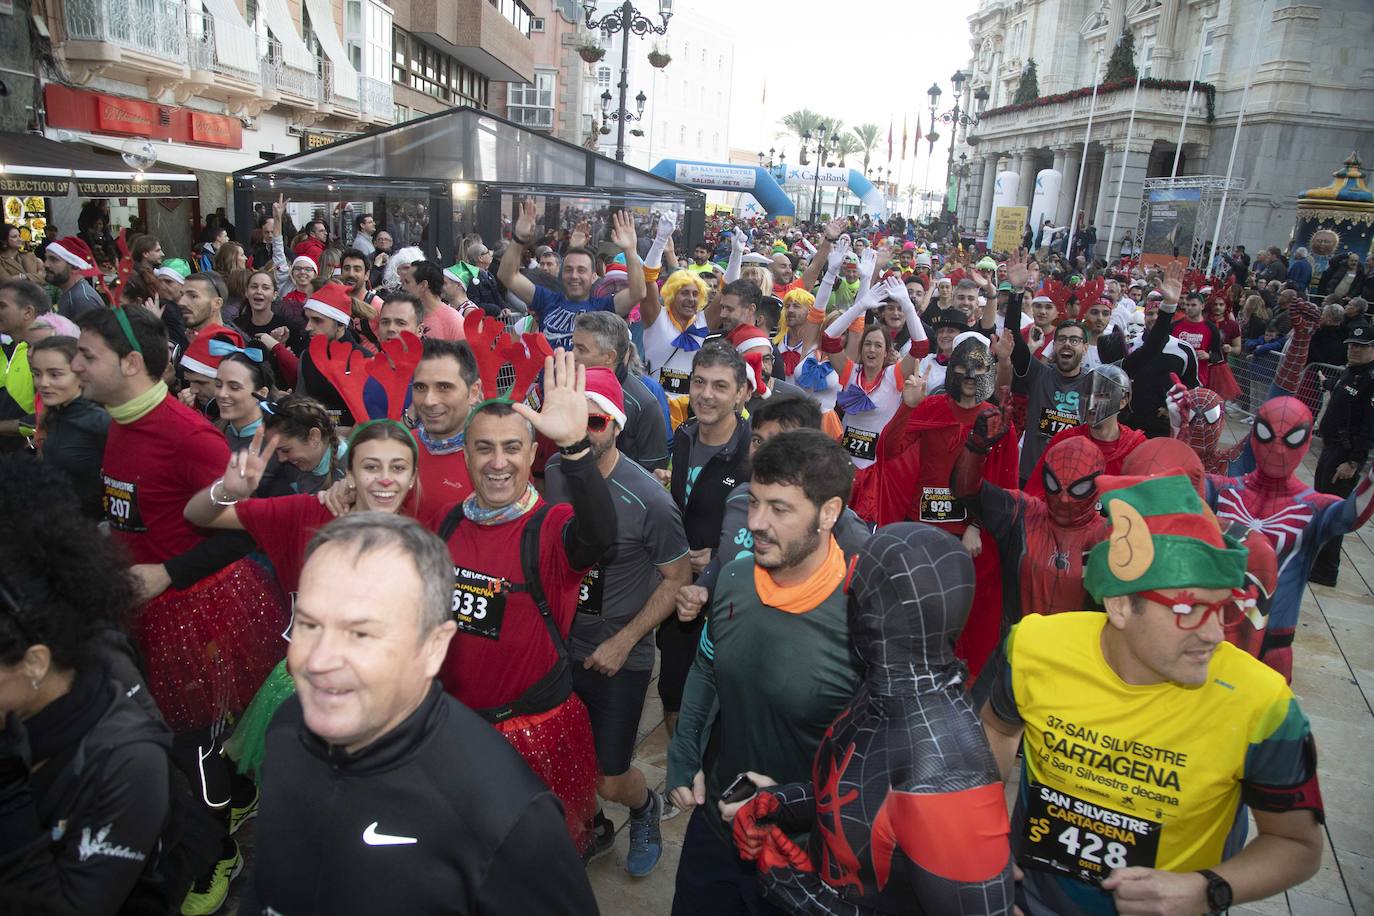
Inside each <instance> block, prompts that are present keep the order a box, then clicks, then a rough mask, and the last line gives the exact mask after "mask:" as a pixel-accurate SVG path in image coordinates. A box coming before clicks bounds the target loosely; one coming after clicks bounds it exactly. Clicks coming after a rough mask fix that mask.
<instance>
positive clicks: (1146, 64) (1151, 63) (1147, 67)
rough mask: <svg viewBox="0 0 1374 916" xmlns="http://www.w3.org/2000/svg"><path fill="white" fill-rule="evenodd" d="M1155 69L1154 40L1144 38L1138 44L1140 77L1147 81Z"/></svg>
mask: <svg viewBox="0 0 1374 916" xmlns="http://www.w3.org/2000/svg"><path fill="white" fill-rule="evenodd" d="M1154 69H1155V40H1154V39H1153V38H1146V39H1145V40H1143V41H1142V42H1141V43H1140V75H1141V76H1142V77H1144V78H1145V79H1149V78H1150V77H1151V76H1153V75H1154Z"/></svg>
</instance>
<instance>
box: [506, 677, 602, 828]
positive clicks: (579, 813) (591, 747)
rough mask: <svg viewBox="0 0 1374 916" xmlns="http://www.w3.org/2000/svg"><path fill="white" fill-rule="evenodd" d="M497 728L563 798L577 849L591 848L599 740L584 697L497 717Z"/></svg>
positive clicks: (570, 698)
mask: <svg viewBox="0 0 1374 916" xmlns="http://www.w3.org/2000/svg"><path fill="white" fill-rule="evenodd" d="M496 730H497V731H499V732H500V733H501V734H502V735H504V736H505V738H506V740H507V741H509V742H510V746H511V747H513V748H515V749H516V750H517V751H519V752H520V756H521V757H524V758H525V762H526V763H528V764H529V765H530V769H531V770H534V775H536V776H538V777H539V778H540V779H541V780H543V782H544V785H546V786H548V787H549V788H550V789H551V790H553V794H554V795H557V796H558V800H559V801H560V802H562V803H563V820H564V823H565V824H566V826H567V828H568V835H569V836H571V837H572V841H573V845H574V846H576V847H577V852H578V854H579V855H581V854H582V853H584V852H586V851H587V850H588V849H590V848H591V844H592V818H593V817H595V816H596V777H597V764H596V745H595V744H594V743H593V742H592V721H591V719H590V718H589V717H588V715H587V707H586V706H584V705H583V704H582V700H581V699H579V698H578V696H577V694H573V695H572V696H570V697H568V698H567V699H566V700H564V701H563V702H562V703H560V704H558V705H557V706H555V707H554V708H553V709H551V710H549V711H548V712H542V713H539V714H538V715H533V716H516V717H515V718H513V719H507V720H506V721H504V722H497V723H496Z"/></svg>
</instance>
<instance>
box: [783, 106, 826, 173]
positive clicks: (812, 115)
mask: <svg viewBox="0 0 1374 916" xmlns="http://www.w3.org/2000/svg"><path fill="white" fill-rule="evenodd" d="M822 120H824V119H823V118H822V117H821V115H820V114H819V113H817V112H814V111H812V110H811V109H810V108H799V109H797V110H796V111H792V112H789V113H787V114H785V115H783V118H782V121H781V122H779V123H781V124H782V126H783V129H782V130H780V131H778V134H777V136H779V137H795V138H796V140H797V145H798V146H799V147H800V148H801V149H802V151H803V152H802V155H801V156H799V157H798V162H800V163H802V164H803V165H805V164H806V153H805V150H806V141H805V140H803V139H802V135H803V134H805V135H807V136H810V135H813V134H815V132H816V128H817V127H819V126H820V125H821V121H822Z"/></svg>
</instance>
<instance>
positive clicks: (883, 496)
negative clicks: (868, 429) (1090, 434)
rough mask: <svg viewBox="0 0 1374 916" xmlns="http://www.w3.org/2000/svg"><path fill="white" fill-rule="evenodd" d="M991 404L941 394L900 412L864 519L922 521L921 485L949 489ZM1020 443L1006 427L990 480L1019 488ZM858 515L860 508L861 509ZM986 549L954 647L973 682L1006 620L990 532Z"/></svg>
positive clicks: (957, 527)
mask: <svg viewBox="0 0 1374 916" xmlns="http://www.w3.org/2000/svg"><path fill="white" fill-rule="evenodd" d="M990 406H992V405H990V404H988V403H986V402H984V403H981V404H978V405H977V406H976V407H969V408H962V407H958V406H956V405H955V404H954V402H953V401H951V400H950V399H949V398H948V397H947V396H946V395H943V394H937V395H931V396H930V397H928V398H926V399H925V400H924V401H922V402H921V403H920V404H919V405H918V406H917V407H916V408H914V409H911V408H908V407H906V406H905V405H903V406H901V407H899V408H897V412H896V413H895V414H894V415H893V417H892V419H891V420H890V421H889V422H888V424H887V427H886V428H885V429H884V430H883V433H882V436H880V437H879V439H878V459H877V462H876V463H875V464H874V465H873V466H872V467H870V468H868V469H867V473H866V474H865V475H864V477H865V478H867V479H866V480H865V481H864V489H866V491H867V495H869V496H870V497H871V500H870V501H871V510H872V513H873V514H872V515H864V514H863V512H860V513H859V514H860V515H864V517H865V518H870V519H873V520H875V521H876V522H877V523H878V524H879V525H888V524H892V523H894V522H901V521H907V520H908V519H911V520H919V518H920V493H921V489H922V487H926V486H937V487H948V486H950V483H951V481H950V477H951V475H952V472H953V470H954V461H955V459H956V458H957V457H958V455H959V449H961V448H963V447H964V443H965V442H966V441H967V439H968V434H969V431H970V430H971V429H972V428H973V422H974V420H975V419H976V418H977V417H978V414H979V413H980V412H982V410H983V409H984V408H986V407H990ZM1016 441H1017V434H1016V430H1015V429H1009V430H1007V435H1005V436H1003V437H1002V438H1001V439H999V440H998V442H997V444H996V445H995V446H993V448H992V451H991V452H990V453H989V454H988V460H987V464H986V466H985V467H984V476H985V478H986V479H987V480H990V481H992V482H993V483H995V484H997V485H998V486H1001V487H1005V488H1007V489H1012V488H1014V487H1015V486H1016V483H1017V476H1016V475H1017V469H1018V467H1019V464H1020V459H1021V456H1020V452H1019V449H1018V448H1017V446H1016ZM855 490H856V500H857V499H858V498H859V497H860V495H861V494H859V493H858V491H859V490H860V482H859V481H858V480H856V481H855ZM855 511H856V512H858V511H859V509H858V508H857V507H856V509H855ZM940 527H942V528H944V529H945V530H947V531H949V532H950V533H951V534H954V535H956V536H958V535H960V534H962V533H963V532H964V530H965V528H966V527H967V525H966V524H965V523H957V524H944V525H941V526H940ZM982 545H983V549H982V552H981V553H980V554H979V555H978V556H977V557H976V558H975V559H974V561H973V571H974V592H973V607H972V608H970V609H969V616H968V622H967V623H965V624H964V630H963V632H962V633H961V634H960V636H959V640H958V642H957V643H956V644H955V649H954V651H955V654H957V655H958V656H959V657H960V658H962V659H964V661H965V662H966V663H967V664H968V666H969V672H970V674H971V675H972V676H973V677H975V678H976V677H977V676H978V673H979V672H980V671H981V670H982V667H983V664H984V662H986V661H987V659H988V656H989V655H991V654H992V651H993V650H994V649H995V648H996V647H997V640H998V637H999V636H1000V633H1001V620H1002V577H1001V561H1000V558H999V557H998V553H997V544H996V542H994V541H993V539H992V537H991V536H989V535H988V533H987V531H986V530H985V531H983V535H982Z"/></svg>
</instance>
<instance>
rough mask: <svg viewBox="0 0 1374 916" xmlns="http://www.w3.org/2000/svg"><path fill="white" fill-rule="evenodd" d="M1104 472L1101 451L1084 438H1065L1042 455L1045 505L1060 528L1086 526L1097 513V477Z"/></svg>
mask: <svg viewBox="0 0 1374 916" xmlns="http://www.w3.org/2000/svg"><path fill="white" fill-rule="evenodd" d="M1104 470H1106V465H1105V464H1104V463H1103V461H1102V451H1101V450H1100V449H1099V448H1098V447H1097V446H1096V445H1093V444H1092V443H1091V442H1089V441H1088V440H1087V439H1085V438H1082V437H1078V438H1073V439H1065V440H1064V441H1063V442H1059V443H1057V444H1055V445H1054V446H1051V448H1050V450H1049V451H1047V452H1045V467H1044V474H1045V502H1046V503H1047V504H1048V505H1049V509H1050V518H1051V519H1053V520H1054V523H1055V524H1056V525H1059V526H1060V527H1062V528H1074V527H1078V526H1080V525H1086V524H1087V523H1088V522H1089V521H1091V520H1092V517H1093V513H1095V512H1096V511H1097V475H1099V474H1101V473H1102V472H1103V471H1104Z"/></svg>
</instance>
